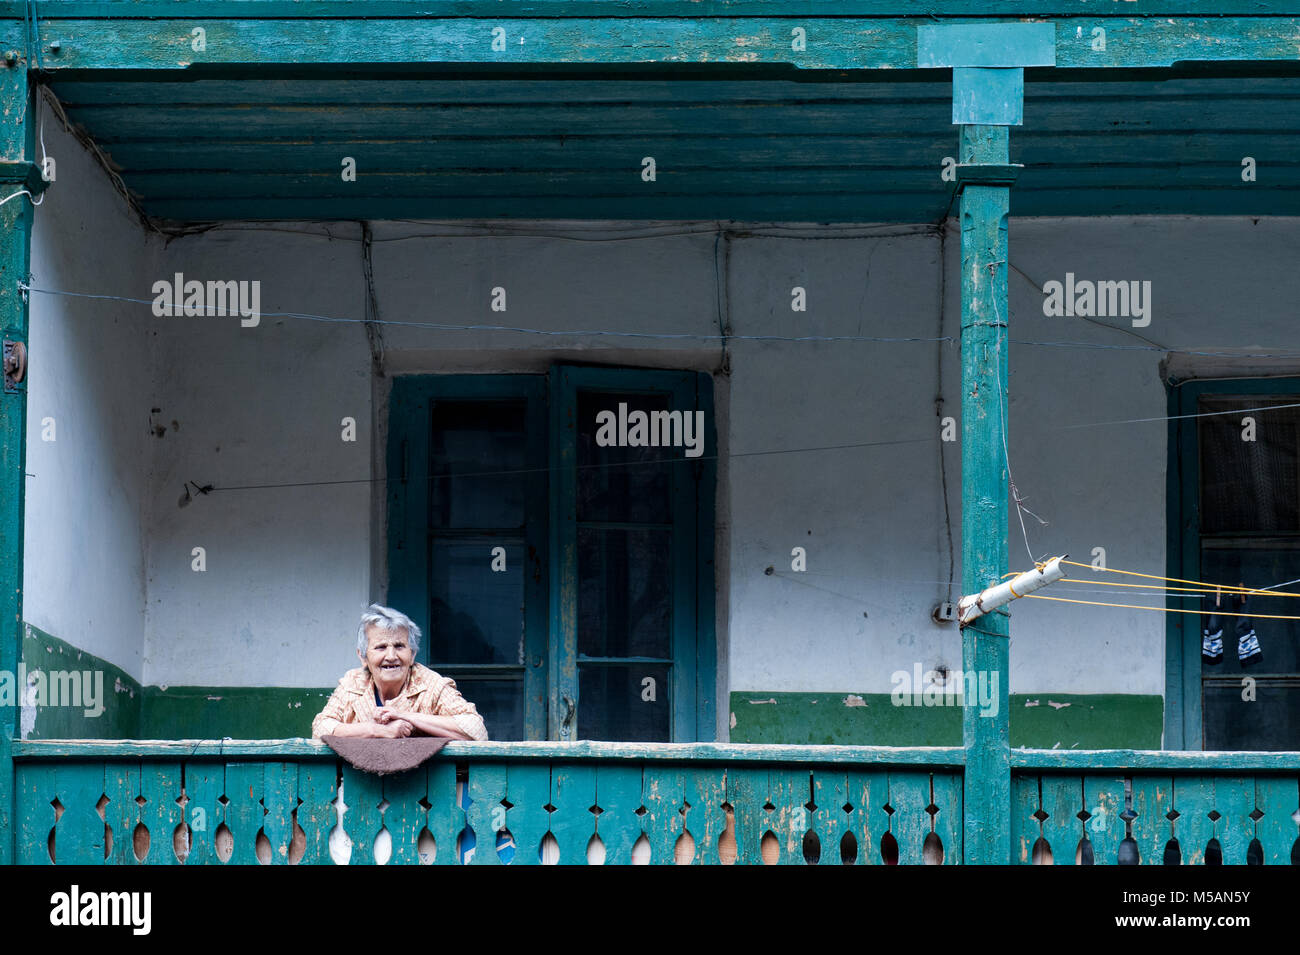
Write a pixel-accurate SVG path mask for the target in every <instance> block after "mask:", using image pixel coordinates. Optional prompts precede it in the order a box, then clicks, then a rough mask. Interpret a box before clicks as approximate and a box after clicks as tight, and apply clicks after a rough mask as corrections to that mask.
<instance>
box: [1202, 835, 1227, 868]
mask: <svg viewBox="0 0 1300 955" xmlns="http://www.w3.org/2000/svg"><path fill="white" fill-rule="evenodd" d="M1205 864H1206V865H1223V847H1222V846H1221V845H1219V840H1218V839H1211V840H1210V841H1209V842H1207V843H1206V844H1205Z"/></svg>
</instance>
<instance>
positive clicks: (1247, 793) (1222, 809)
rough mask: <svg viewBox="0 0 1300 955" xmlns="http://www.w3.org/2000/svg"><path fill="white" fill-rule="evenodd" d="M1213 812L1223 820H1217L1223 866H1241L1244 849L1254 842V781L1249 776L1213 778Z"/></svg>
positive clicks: (1243, 863) (1243, 862)
mask: <svg viewBox="0 0 1300 955" xmlns="http://www.w3.org/2000/svg"><path fill="white" fill-rule="evenodd" d="M1214 808H1215V809H1217V810H1218V811H1219V813H1220V814H1221V815H1222V816H1223V818H1222V819H1220V820H1219V826H1218V828H1219V843H1220V845H1222V846H1223V864H1224V865H1245V864H1246V848H1247V847H1248V846H1249V845H1250V840H1251V839H1253V838H1255V820H1253V819H1251V818H1250V814H1251V813H1252V812H1254V810H1255V780H1254V779H1253V778H1252V777H1249V776H1216V777H1215V778H1214Z"/></svg>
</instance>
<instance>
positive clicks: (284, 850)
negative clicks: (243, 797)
mask: <svg viewBox="0 0 1300 955" xmlns="http://www.w3.org/2000/svg"><path fill="white" fill-rule="evenodd" d="M262 779H263V781H262V792H263V796H262V805H263V808H264V809H265V810H266V815H265V816H264V817H263V819H262V832H263V833H264V834H265V835H266V839H267V841H268V842H269V843H270V844H271V865H288V864H289V844H290V843H291V842H292V841H293V810H294V809H295V808H296V807H297V805H298V773H297V771H296V768H295V767H294V766H293V764H292V763H276V762H270V763H267V764H266V766H265V772H264V774H263V777H262Z"/></svg>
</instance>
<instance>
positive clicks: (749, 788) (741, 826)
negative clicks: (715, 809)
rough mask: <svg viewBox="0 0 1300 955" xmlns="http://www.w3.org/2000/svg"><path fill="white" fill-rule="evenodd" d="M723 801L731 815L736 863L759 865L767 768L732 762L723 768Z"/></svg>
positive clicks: (765, 822) (764, 824)
mask: <svg viewBox="0 0 1300 955" xmlns="http://www.w3.org/2000/svg"><path fill="white" fill-rule="evenodd" d="M727 802H728V803H729V804H730V805H731V808H732V810H733V815H734V821H733V825H734V826H735V836H736V864H737V865H762V864H763V847H762V839H763V833H765V832H767V811H766V810H764V809H763V806H764V804H765V803H766V802H767V767H765V766H764V767H761V768H758V769H754V768H749V767H742V766H738V765H736V764H733V765H732V766H729V767H728V768H727Z"/></svg>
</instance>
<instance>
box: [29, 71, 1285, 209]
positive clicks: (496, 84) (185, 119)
mask: <svg viewBox="0 0 1300 955" xmlns="http://www.w3.org/2000/svg"><path fill="white" fill-rule="evenodd" d="M1297 66H1298V65H1297V64H1294V63H1292V64H1285V63H1273V64H1261V63H1256V64H1253V65H1242V64H1215V65H1206V66H1203V67H1196V66H1185V67H1174V68H1172V69H1166V70H1143V71H1136V70H1090V71H1085V70H1062V69H1059V68H1058V69H1030V70H1027V71H1026V76H1025V109H1024V125H1023V126H1021V127H1014V128H1013V129H1012V135H1011V154H1012V159H1013V161H1016V162H1020V163H1023V164H1024V165H1025V169H1024V172H1023V173H1022V175H1021V178H1020V181H1019V182H1018V183H1017V185H1016V187H1015V190H1014V191H1013V193H1012V214H1013V215H1017V216H1048V215H1070V216H1074V215H1088V216H1093V215H1134V214H1138V215H1141V214H1194V215H1248V216H1267V215H1300V69H1297ZM52 89H53V91H54V93H55V94H56V95H57V97H58V98H59V100H60V101H61V102H62V103H63V105H64V107H65V108H66V111H67V115H68V117H69V118H70V120H71V121H72V122H73V123H75V124H77V125H78V126H80V127H82V128H83V129H84V131H85V133H86V134H87V135H88V136H89V137H90V138H91V139H93V140H94V141H95V142H96V143H97V144H98V146H99V147H100V149H102V150H103V152H104V153H105V154H106V156H108V157H109V159H110V160H111V162H112V163H113V164H114V165H115V166H116V167H117V169H118V170H120V173H121V176H122V179H123V181H124V182H125V184H126V186H127V187H128V188H129V189H130V190H131V191H132V192H133V193H135V194H136V196H138V197H139V200H140V202H141V204H142V206H143V208H144V209H145V210H146V212H148V213H149V214H150V215H152V216H156V217H159V218H162V219H169V220H181V221H204V220H217V219H224V220H231V219H250V220H251V219H362V218H364V219H392V218H435V219H484V218H557V219H592V218H600V219H605V218H611V219H637V220H655V219H735V220H757V221H793V222H822V221H835V222H926V221H937V220H939V219H941V218H943V217H944V216H945V215H947V214H949V210H950V209H951V208H952V196H953V183H951V182H947V181H944V179H943V178H942V177H941V175H940V173H941V167H942V164H943V160H944V158H945V157H948V156H954V155H955V153H956V142H957V131H956V128H955V127H954V126H952V124H951V83H950V80H949V74H948V72H947V71H941V70H875V71H863V72H858V73H849V72H843V71H836V70H826V71H802V72H801V71H797V70H793V69H781V68H769V67H763V66H755V67H749V68H747V67H745V66H744V65H735V64H729V65H719V66H718V67H716V68H709V67H700V66H690V65H685V66H672V65H658V66H653V67H644V68H640V69H638V70H636V71H631V70H627V69H624V70H621V71H611V69H610V68H608V67H605V68H601V69H599V70H598V69H595V68H592V69H590V70H583V69H580V68H577V67H572V66H570V67H563V66H551V67H545V68H542V67H539V68H536V69H533V70H521V69H519V68H513V69H512V71H511V72H510V73H502V72H500V70H496V71H485V70H479V71H474V70H467V69H466V68H464V67H460V68H457V70H456V71H455V72H447V71H443V72H439V71H437V70H436V69H434V68H431V67H424V68H421V69H420V70H419V71H412V70H411V69H410V68H398V67H393V68H388V69H384V68H374V69H370V70H368V71H365V72H361V71H350V70H347V69H340V68H339V67H337V66H335V67H330V68H323V67H311V68H304V67H293V68H284V69H278V70H274V69H269V68H262V69H259V70H257V71H256V72H253V71H252V70H251V69H250V68H248V67H243V68H240V67H229V66H227V67H221V68H211V69H206V70H205V69H201V68H198V67H193V68H191V69H189V70H185V71H176V70H171V71H156V72H136V71H100V72H97V73H82V72H76V71H69V72H64V73H56V74H54V77H53V80H52ZM47 122H48V119H47ZM346 157H351V158H352V159H354V160H355V162H356V173H357V174H356V181H355V182H348V181H344V178H343V176H342V175H341V173H342V171H343V163H344V159H345V158H346ZM646 157H653V159H654V163H655V178H654V181H646V180H645V179H643V176H642V170H643V160H645V159H646ZM1245 157H1251V158H1253V159H1254V160H1255V164H1256V170H1257V171H1256V180H1255V181H1254V182H1248V181H1243V178H1242V169H1243V166H1242V162H1243V159H1244V158H1245Z"/></svg>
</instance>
